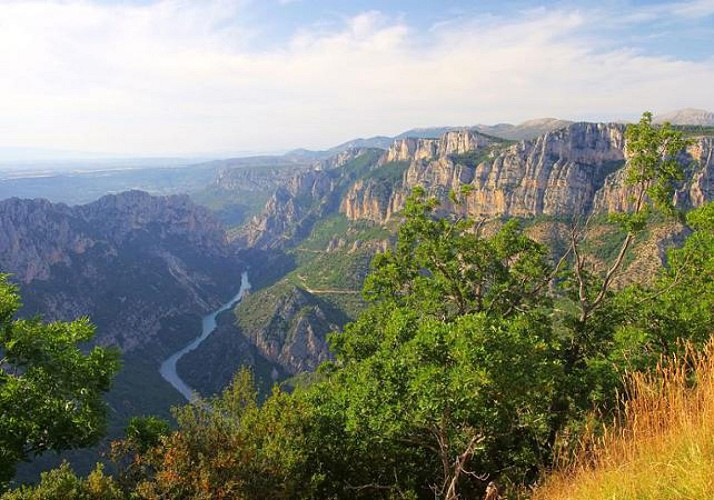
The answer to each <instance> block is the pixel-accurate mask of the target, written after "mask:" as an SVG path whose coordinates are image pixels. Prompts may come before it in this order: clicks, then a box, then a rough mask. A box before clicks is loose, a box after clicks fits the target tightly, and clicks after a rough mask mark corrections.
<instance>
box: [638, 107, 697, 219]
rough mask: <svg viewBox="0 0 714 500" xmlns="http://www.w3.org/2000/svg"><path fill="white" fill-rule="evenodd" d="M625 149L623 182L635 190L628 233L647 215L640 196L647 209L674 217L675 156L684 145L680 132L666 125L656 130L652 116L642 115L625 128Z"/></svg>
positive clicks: (677, 178) (679, 168)
mask: <svg viewBox="0 0 714 500" xmlns="http://www.w3.org/2000/svg"><path fill="white" fill-rule="evenodd" d="M625 139H626V150H627V153H628V154H629V155H630V157H629V161H628V165H627V169H626V177H625V183H626V184H627V185H628V186H633V187H636V188H637V189H636V191H635V193H634V195H633V200H632V201H633V203H634V204H635V210H634V214H633V218H632V219H631V220H630V221H628V222H629V227H628V225H627V224H626V227H627V228H628V231H630V232H632V231H636V230H639V229H641V228H642V227H643V224H644V222H643V221H641V220H640V219H639V218H638V217H636V216H637V215H639V213H647V210H645V209H644V208H645V207H649V206H650V205H648V204H644V203H645V202H644V197H645V196H647V197H648V198H649V200H650V202H651V207H652V208H653V209H655V210H657V211H659V212H661V213H664V214H665V215H674V213H675V208H674V205H673V200H672V195H673V192H674V186H675V183H676V182H678V181H681V180H682V178H683V176H684V173H683V168H682V165H681V163H680V162H679V161H678V158H677V155H679V154H680V153H681V152H682V151H683V150H684V149H685V147H686V146H687V144H688V141H687V140H685V139H684V138H683V136H682V133H681V132H680V131H677V130H675V129H674V128H672V126H671V125H670V124H669V123H665V124H664V125H662V126H660V127H654V126H652V113H649V112H646V113H644V114H643V115H642V118H641V119H640V122H639V123H638V124H635V125H629V126H628V127H627V130H626V133H625Z"/></svg>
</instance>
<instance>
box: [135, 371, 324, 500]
mask: <svg viewBox="0 0 714 500" xmlns="http://www.w3.org/2000/svg"><path fill="white" fill-rule="evenodd" d="M305 411H306V410H305V408H304V407H303V406H302V404H301V403H300V402H299V401H298V400H297V399H294V398H291V397H290V396H288V395H286V394H283V393H279V392H276V393H275V394H274V395H273V397H271V398H269V399H268V400H267V401H266V402H265V403H264V404H263V406H262V407H258V404H257V394H256V392H255V389H254V387H253V379H252V375H251V374H250V372H248V371H247V370H243V371H241V372H239V373H238V374H237V375H236V378H235V380H234V381H233V383H232V384H231V385H230V386H229V387H228V388H226V390H225V391H224V392H223V393H222V394H221V395H220V396H218V397H216V398H213V399H210V400H205V401H199V402H197V403H194V404H191V405H188V406H185V407H184V408H181V409H179V410H177V412H176V419H177V421H178V430H177V431H176V432H173V433H171V434H170V435H168V436H167V437H165V438H164V439H163V440H162V441H161V444H160V446H159V447H157V448H155V449H152V450H149V451H148V452H147V453H144V454H141V453H139V454H138V455H137V456H136V457H135V458H134V459H133V461H132V463H134V464H140V465H141V471H142V474H139V475H133V476H127V477H129V478H130V479H133V482H129V483H126V484H127V491H132V492H133V494H134V495H135V496H136V497H138V498H172V499H221V498H225V499H228V498H230V499H253V498H286V499H287V498H300V497H304V496H305V495H304V492H305V491H309V489H310V486H309V484H304V483H303V482H302V480H303V479H304V477H305V474H304V473H303V468H304V467H305V465H306V464H307V461H306V460H305V454H306V452H307V450H309V448H308V447H307V446H306V444H305V440H304V436H305V433H304V430H303V425H304V424H303V422H305V421H306V419H305V418H304V415H305ZM125 478H126V477H125ZM299 492H303V494H299Z"/></svg>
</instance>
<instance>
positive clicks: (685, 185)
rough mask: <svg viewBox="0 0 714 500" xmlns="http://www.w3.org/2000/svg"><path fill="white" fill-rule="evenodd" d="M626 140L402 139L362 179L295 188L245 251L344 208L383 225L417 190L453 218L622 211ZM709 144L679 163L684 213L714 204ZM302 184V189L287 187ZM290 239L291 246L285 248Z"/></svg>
mask: <svg viewBox="0 0 714 500" xmlns="http://www.w3.org/2000/svg"><path fill="white" fill-rule="evenodd" d="M624 130H625V127H624V125H621V124H616V123H573V124H569V125H567V126H565V127H564V128H559V129H556V130H550V131H547V132H546V133H544V134H542V135H540V136H538V137H536V138H535V139H531V140H523V141H519V142H515V143H514V142H512V141H507V140H504V139H498V138H496V137H493V136H488V135H484V134H481V133H479V132H477V131H475V130H473V129H470V130H456V131H454V130H451V131H447V132H446V133H445V134H443V135H442V136H441V137H440V138H438V139H430V138H403V139H398V140H395V141H394V143H393V144H392V145H391V146H390V147H389V149H388V150H386V151H385V152H384V153H383V154H382V155H381V156H380V157H379V158H378V159H377V161H376V162H373V163H372V164H371V165H370V166H368V167H367V168H365V169H363V170H361V171H360V172H359V173H358V174H357V175H352V176H346V175H342V174H341V170H342V168H334V169H332V170H330V171H329V172H330V173H329V174H327V173H325V172H317V171H316V172H313V173H312V174H311V175H309V176H306V177H303V178H302V179H297V178H296V179H294V180H293V181H291V183H289V186H288V187H286V188H284V189H283V190H282V191H278V192H277V193H276V194H275V196H274V197H273V198H272V199H271V201H270V202H269V203H268V204H267V205H266V207H265V209H264V210H263V212H262V213H261V214H260V215H259V216H257V217H256V218H255V219H254V220H253V222H252V225H251V226H250V228H251V230H252V234H251V236H250V238H248V239H247V242H248V243H254V244H257V245H265V242H268V241H269V242H270V243H271V244H273V245H274V246H280V245H285V244H288V245H289V244H290V243H291V242H294V241H295V238H296V234H297V233H296V232H295V228H297V227H299V224H298V222H299V221H305V220H307V219H308V217H307V215H306V214H316V213H317V212H315V210H314V207H315V206H320V207H321V209H320V211H319V213H320V214H321V215H324V214H325V213H329V212H330V211H333V210H335V209H336V208H335V207H337V210H339V212H341V213H343V214H345V215H346V216H347V218H348V219H350V220H360V219H362V220H371V221H374V222H377V223H385V222H387V221H389V220H390V219H391V218H392V217H393V216H394V214H395V213H396V212H398V211H399V210H401V208H403V206H404V202H405V200H406V198H407V196H408V195H409V193H410V192H411V191H412V190H413V189H414V188H415V187H417V186H422V187H424V188H425V189H426V190H427V192H428V193H429V194H431V195H434V196H437V197H438V198H439V199H441V200H442V202H443V206H444V208H445V209H446V210H449V211H457V212H465V213H468V214H469V215H472V216H476V217H493V216H502V215H506V216H519V217H530V216H540V215H546V216H555V217H572V216H575V215H587V214H590V213H592V212H595V211H598V212H601V211H612V210H619V209H621V208H623V206H625V204H626V201H627V199H628V192H627V189H626V188H625V187H623V183H622V167H623V166H624V165H625V160H626V159H625V152H624V146H625V144H624V143H625V140H624ZM712 140H713V139H712V138H711V137H697V138H695V139H694V140H693V144H692V146H691V147H690V148H689V149H688V151H687V153H686V154H685V155H683V156H682V158H681V161H682V162H683V164H685V165H687V169H686V176H685V180H684V181H683V182H682V183H681V185H679V186H678V189H677V193H676V196H675V202H676V203H677V204H678V205H679V206H681V207H684V208H686V207H694V206H698V205H700V204H701V203H703V202H704V201H706V200H711V199H713V198H714V188H713V187H712V177H713V176H714V173H713V172H714V163H713V159H712ZM346 165H348V166H349V163H347V164H346ZM301 175H304V174H301ZM341 175H342V176H341ZM327 176H330V178H331V179H332V180H331V181H330V182H327V181H326V178H327ZM321 178H322V180H321ZM307 180H309V182H306V181H307ZM295 184H297V185H300V186H302V187H301V188H299V189H295V188H294V187H290V186H293V185H295ZM307 185H309V186H310V187H309V188H308V187H307ZM464 185H467V186H470V187H471V188H472V193H471V195H470V196H469V197H468V198H467V200H466V202H465V203H464V204H463V205H461V206H458V207H455V206H453V205H451V204H450V202H449V199H448V194H449V192H450V191H452V190H456V191H458V190H459V189H460V188H461V187H462V186H464ZM315 186H319V189H315ZM338 186H339V187H338ZM286 234H290V237H289V238H285V237H283V238H282V239H281V236H280V235H283V236H284V235H286Z"/></svg>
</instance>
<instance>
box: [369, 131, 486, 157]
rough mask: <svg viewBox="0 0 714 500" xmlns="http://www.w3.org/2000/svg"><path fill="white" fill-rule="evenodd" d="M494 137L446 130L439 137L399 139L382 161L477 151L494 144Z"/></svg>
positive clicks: (471, 132) (473, 132) (472, 132)
mask: <svg viewBox="0 0 714 500" xmlns="http://www.w3.org/2000/svg"><path fill="white" fill-rule="evenodd" d="M493 142H494V141H493V139H491V138H488V137H486V136H485V135H483V134H480V133H478V132H476V131H472V130H454V131H449V132H446V133H445V134H444V135H442V136H441V137H440V138H439V139H416V138H411V137H407V138H405V139H397V140H395V141H394V143H393V144H392V146H391V147H390V148H389V149H388V150H387V152H386V153H385V155H384V157H383V158H382V160H380V163H390V162H395V161H419V160H431V159H434V158H439V157H444V156H447V155H458V154H463V153H468V152H471V151H476V150H478V149H481V148H485V147H487V146H489V145H491V144H493Z"/></svg>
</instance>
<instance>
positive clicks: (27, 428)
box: [0, 276, 119, 488]
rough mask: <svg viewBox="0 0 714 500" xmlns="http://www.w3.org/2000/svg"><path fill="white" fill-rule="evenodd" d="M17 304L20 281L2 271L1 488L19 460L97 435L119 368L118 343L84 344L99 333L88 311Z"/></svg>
mask: <svg viewBox="0 0 714 500" xmlns="http://www.w3.org/2000/svg"><path fill="white" fill-rule="evenodd" d="M19 307H20V298H19V296H18V294H17V290H16V287H14V286H13V285H11V284H10V283H8V281H7V276H0V356H1V357H0V488H4V487H6V486H7V483H8V481H9V480H10V479H12V477H13V475H14V472H15V466H16V464H17V463H18V462H20V461H22V460H26V459H28V458H31V457H32V456H34V455H38V454H41V453H42V452H44V451H47V450H55V451H60V450H64V449H69V448H77V447H83V446H89V445H92V444H95V443H96V442H97V441H98V440H99V438H100V437H101V436H102V435H103V434H104V429H105V423H106V406H105V404H104V402H103V401H102V394H103V393H104V392H106V391H108V390H109V387H110V385H111V381H112V378H113V376H114V374H115V373H116V372H117V370H118V368H119V358H118V352H117V351H115V350H113V349H107V348H103V347H94V348H92V349H91V350H90V351H89V352H88V353H87V354H85V353H83V352H82V350H80V348H79V345H80V344H81V343H84V342H87V341H89V340H90V339H91V338H92V337H93V335H94V327H93V326H92V325H91V324H90V323H89V320H87V319H86V318H83V319H79V320H77V321H73V322H53V323H43V322H42V321H40V320H39V319H38V318H33V319H14V317H15V314H16V313H17V311H18V309H19Z"/></svg>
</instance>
